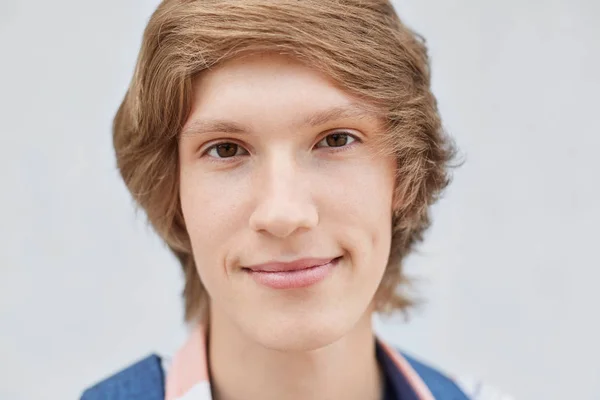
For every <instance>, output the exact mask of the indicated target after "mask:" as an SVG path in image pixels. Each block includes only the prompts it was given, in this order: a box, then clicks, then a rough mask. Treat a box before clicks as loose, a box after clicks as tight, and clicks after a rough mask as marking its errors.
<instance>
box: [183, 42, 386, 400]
mask: <svg viewBox="0 0 600 400" xmlns="http://www.w3.org/2000/svg"><path fill="white" fill-rule="evenodd" d="M332 110H333V112H332ZM380 133H381V124H380V121H379V120H378V119H377V118H376V117H375V116H374V115H373V114H370V113H369V112H367V111H366V110H365V107H364V104H362V103H361V102H360V101H359V100H358V99H356V98H354V97H352V96H350V95H349V94H347V93H345V92H344V91H343V90H341V89H339V88H338V87H336V86H335V85H334V83H333V82H332V81H330V80H329V79H328V78H327V77H325V76H324V75H322V74H320V73H319V72H317V71H315V70H313V69H311V68H309V67H307V66H304V65H303V64H301V63H299V62H297V61H295V60H294V59H292V58H288V57H285V56H281V55H276V54H256V55H250V56H246V57H243V58H237V59H234V60H230V61H228V62H226V63H223V64H220V65H219V66H218V67H216V68H213V69H211V70H209V71H206V72H204V73H203V74H202V75H201V76H199V77H198V78H196V80H195V81H194V95H193V102H192V110H191V113H190V116H189V118H188V120H187V121H186V123H185V126H184V128H183V132H182V134H181V139H180V143H179V164H180V190H181V191H180V196H181V206H182V210H183V215H184V219H185V222H186V227H187V229H188V233H189V235H190V238H191V242H192V249H193V253H194V258H195V261H196V265H197V268H198V272H199V275H200V277H201V279H202V282H203V284H204V286H205V288H206V290H207V292H208V294H209V297H210V329H209V346H208V347H209V349H208V351H209V357H210V370H211V375H212V384H213V388H214V391H215V397H217V398H218V399H254V398H260V399H282V398H286V399H292V400H293V399H307V398H310V399H339V398H345V399H363V400H364V399H378V398H379V396H380V390H381V388H380V372H379V368H378V366H377V362H376V359H375V355H374V347H373V346H374V337H373V333H372V326H371V314H372V311H373V304H372V303H373V297H374V295H375V292H376V290H377V288H378V286H379V283H380V281H381V279H382V276H383V272H384V269H385V266H386V263H387V260H388V256H389V251H390V244H391V218H392V212H391V210H392V196H393V188H394V167H395V161H394V159H393V158H392V157H384V156H381V155H378V153H377V152H376V150H375V138H376V136H377V135H378V134H380ZM335 134H337V135H338V136H331V135H335ZM339 256H341V257H342V258H341V259H340V261H339V263H338V264H337V265H336V266H335V267H333V268H332V269H331V272H330V273H329V274H328V275H327V276H326V278H325V279H323V280H322V281H319V282H318V283H316V284H314V285H311V286H308V287H303V288H294V289H284V290H281V289H273V288H270V287H266V286H264V285H262V284H260V283H257V282H256V281H255V280H254V279H252V277H251V276H250V274H249V273H248V271H247V270H245V269H244V268H245V267H247V266H250V265H256V264H262V263H266V262H271V261H282V262H289V261H294V260H297V259H302V258H307V257H325V258H334V257H339Z"/></svg>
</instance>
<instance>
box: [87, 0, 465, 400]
mask: <svg viewBox="0 0 600 400" xmlns="http://www.w3.org/2000/svg"><path fill="white" fill-rule="evenodd" d="M429 84H430V79H429V68H428V61H427V55H426V49H425V46H424V44H423V43H422V41H421V40H420V39H419V38H418V37H417V36H416V35H415V34H413V33H412V32H411V31H410V30H408V29H407V28H406V27H405V26H403V25H402V23H401V22H400V20H399V19H398V17H397V15H396V14H395V12H394V10H393V7H392V6H391V5H390V3H389V2H388V1H385V0H366V1H365V0H342V1H323V0H302V1H298V0H239V1H231V0H197V1H190V0H167V1H164V2H163V3H162V4H161V5H160V6H159V7H158V9H157V11H156V12H155V13H154V15H153V16H152V18H151V20H150V21H149V24H148V26H147V29H146V32H145V35H144V39H143V44H142V49H141V52H140V56H139V60H138V63H137V67H136V70H135V74H134V77H133V80H132V83H131V86H130V88H129V90H128V92H127V94H126V96H125V99H124V101H123V103H122V105H121V107H120V109H119V111H118V113H117V115H116V118H115V123H114V146H115V150H116V155H117V160H118V166H119V169H120V171H121V174H122V176H123V179H124V181H125V183H126V184H127V186H128V188H129V190H130V191H131V193H132V195H133V197H134V198H135V200H136V201H137V203H138V204H139V205H140V206H141V207H142V208H143V209H144V210H145V211H146V213H147V215H148V218H149V220H150V222H151V223H152V225H153V226H154V228H155V229H156V231H157V232H158V234H159V235H160V236H161V237H162V238H163V239H164V240H165V242H166V243H167V244H168V245H169V247H170V248H171V250H172V251H173V253H174V254H175V255H176V256H177V258H178V259H179V261H180V262H181V265H182V268H183V271H184V275H185V289H184V293H183V295H184V300H185V309H186V321H187V322H188V324H189V325H190V326H191V327H192V329H191V334H190V338H189V339H188V341H187V343H186V344H185V345H184V346H183V348H182V349H181V350H179V352H178V353H177V354H176V355H175V357H174V358H173V359H172V361H171V362H166V361H165V360H164V359H162V360H161V359H160V358H158V357H157V356H151V357H149V358H146V359H145V360H143V361H141V362H139V363H137V364H135V365H134V366H132V367H130V368H128V369H126V370H124V371H122V372H120V373H119V374H117V375H115V376H113V377H111V378H109V379H107V380H105V381H104V382H101V383H100V384H98V385H96V386H94V387H93V388H91V389H89V390H87V391H86V392H85V393H84V395H83V397H82V398H83V399H84V400H91V399H104V398H106V399H163V398H166V399H170V400H175V399H180V400H184V399H185V400H193V399H198V400H200V399H215V400H238V399H239V400H241V399H244V400H245V399H261V400H264V399H273V400H275V399H278V400H279V399H290V400H293V399H315V400H318V399H360V400H381V399H385V400H392V399H394V400H397V399H402V400H413V399H434V398H435V399H448V400H450V399H452V400H458V399H466V398H469V397H468V396H467V394H466V393H465V392H464V390H462V389H461V388H459V386H458V385H457V384H456V383H454V382H453V381H452V380H451V379H449V378H448V377H446V376H445V375H443V374H442V373H440V372H438V371H435V370H434V369H432V368H430V367H428V366H426V365H424V364H421V363H419V362H417V361H415V360H413V359H410V358H409V357H406V356H404V355H402V354H401V353H399V352H397V351H395V350H394V349H392V348H391V347H390V346H388V345H386V344H385V343H383V342H382V341H380V340H378V339H377V338H376V337H375V336H374V334H373V330H372V325H371V317H372V314H373V313H374V312H392V311H404V310H406V309H407V307H409V306H410V305H411V302H410V300H409V299H407V298H406V297H405V296H403V294H402V293H401V292H400V291H399V289H401V284H402V283H403V281H404V276H403V273H402V260H403V259H404V257H405V256H406V255H407V254H408V253H409V252H410V250H411V249H412V248H413V246H414V245H415V244H416V243H417V242H419V241H420V240H421V237H422V233H423V231H424V230H425V229H426V228H427V226H428V225H429V217H428V207H429V206H430V204H432V203H433V202H434V201H435V200H436V198H437V197H438V195H439V193H440V192H441V190H442V189H443V188H444V187H445V186H446V185H447V183H448V174H447V168H448V163H449V161H450V160H451V159H452V156H453V148H452V145H451V143H450V141H449V139H448V138H447V137H446V136H445V135H444V134H443V132H442V129H441V124H440V118H439V115H438V112H437V109H436V101H435V98H434V96H433V95H432V93H431V91H430V87H429Z"/></svg>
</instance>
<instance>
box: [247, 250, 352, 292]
mask: <svg viewBox="0 0 600 400" xmlns="http://www.w3.org/2000/svg"><path fill="white" fill-rule="evenodd" d="M341 258H342V257H336V258H333V259H331V258H330V259H314V258H313V259H302V260H297V261H294V262H291V263H280V262H273V263H266V264H261V265H255V266H251V267H247V268H243V270H244V271H245V272H246V273H247V274H249V275H250V276H251V277H252V278H253V279H254V280H255V281H256V282H257V283H259V284H261V285H264V286H267V287H270V288H272V289H298V288H303V287H308V286H312V285H314V284H316V283H318V282H320V281H322V280H324V279H325V278H326V277H327V276H328V275H329V273H330V272H331V271H332V270H333V268H334V267H335V266H336V265H337V264H338V263H339V261H340V260H341Z"/></svg>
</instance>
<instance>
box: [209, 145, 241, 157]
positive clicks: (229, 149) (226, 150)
mask: <svg viewBox="0 0 600 400" xmlns="http://www.w3.org/2000/svg"><path fill="white" fill-rule="evenodd" d="M205 154H206V155H208V156H210V157H214V158H221V159H223V158H232V157H235V156H241V155H245V154H248V152H247V151H246V150H245V149H244V148H243V147H242V146H240V145H239V144H236V143H232V142H221V143H217V144H215V145H212V146H211V147H209V148H208V149H207V150H206V152H205Z"/></svg>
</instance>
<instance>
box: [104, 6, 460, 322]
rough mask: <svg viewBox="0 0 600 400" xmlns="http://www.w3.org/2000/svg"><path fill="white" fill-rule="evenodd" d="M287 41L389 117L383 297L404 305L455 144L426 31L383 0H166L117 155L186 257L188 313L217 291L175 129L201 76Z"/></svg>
mask: <svg viewBox="0 0 600 400" xmlns="http://www.w3.org/2000/svg"><path fill="white" fill-rule="evenodd" d="M264 51H270V52H273V51H274V52H278V53H282V54H287V55H290V56H293V57H295V58H296V59H298V60H299V61H301V62H304V63H306V64H307V65H310V66H311V67H312V68H314V69H316V70H318V71H320V72H323V73H325V74H326V75H327V76H329V77H330V78H331V79H332V80H333V81H334V82H336V83H337V84H338V85H339V87H341V88H343V90H344V91H346V92H347V93H349V94H351V95H354V96H357V97H359V98H361V99H363V100H364V101H365V102H366V103H368V104H370V105H372V106H373V108H374V109H376V110H377V111H378V112H379V115H381V117H382V120H383V121H384V122H385V124H384V126H385V129H386V131H385V133H382V136H381V137H382V138H383V140H382V143H381V148H382V149H387V151H389V152H393V154H394V155H395V157H396V159H397V182H396V189H395V201H394V210H393V218H392V221H391V229H392V246H391V252H390V257H389V260H388V265H387V268H386V271H385V274H384V277H383V279H382V282H381V284H380V287H379V290H378V293H377V296H376V306H377V310H378V311H380V312H390V311H394V310H402V311H405V310H406V309H407V307H409V306H410V305H411V304H412V301H411V300H410V298H409V297H408V296H407V295H405V294H404V293H401V292H400V291H399V290H398V288H399V287H400V285H401V284H403V283H406V278H405V276H404V274H403V271H402V261H403V259H404V257H405V256H406V255H407V254H408V253H410V251H411V250H412V249H413V247H414V245H415V244H416V243H418V242H419V241H421V240H422V238H423V236H422V235H423V232H424V231H425V230H426V229H427V227H428V226H429V224H430V218H429V206H430V205H431V204H432V203H433V202H434V201H435V200H436V199H437V198H438V197H439V194H440V192H441V191H442V190H443V189H444V188H445V187H446V186H447V185H448V182H449V174H448V169H449V162H450V160H451V159H452V157H453V155H454V147H453V145H452V143H451V141H450V139H449V138H448V137H447V136H446V135H445V134H444V132H443V131H442V129H441V122H440V117H439V114H438V111H437V105H436V100H435V98H434V96H433V94H432V93H431V90H430V71H429V63H428V56H427V51H426V47H425V45H424V41H423V39H422V38H420V37H419V36H418V35H416V34H415V33H414V32H412V31H411V30H409V29H408V28H407V27H406V26H404V25H403V24H402V23H401V21H400V19H399V18H398V16H397V14H396V13H395V11H394V9H393V7H392V5H391V4H390V2H389V1H385V0H336V1H323V0H302V1H298V0H238V1H233V0H165V1H163V2H162V3H161V4H160V5H159V6H158V8H157V10H156V11H155V12H154V14H153V15H152V17H151V18H150V21H149V22H148V25H147V27H146V30H145V32H144V36H143V42H142V46H141V50H140V54H139V58H138V61H137V66H136V68H135V73H134V76H133V79H132V81H131V84H130V86H129V89H128V91H127V93H126V95H125V98H124V100H123V102H122V104H121V106H120V108H119V110H118V112H117V114H116V116H115V119H114V126H113V139H114V147H115V151H116V157H117V165H118V168H119V170H120V172H121V175H122V177H123V180H124V181H125V184H126V185H127V187H128V188H129V191H130V192H131V194H132V196H133V198H134V199H135V201H136V202H137V204H138V205H139V206H140V207H141V208H142V209H143V210H144V211H145V212H146V213H147V216H148V219H149V221H150V223H151V224H152V226H153V227H154V229H155V230H156V232H157V233H158V234H159V235H160V236H161V237H162V239H163V240H164V241H165V242H166V243H167V245H168V246H169V248H170V249H171V250H172V252H173V253H174V254H175V255H176V257H177V258H178V259H179V261H180V263H181V266H182V268H183V272H184V276H185V288H184V291H183V297H184V300H185V318H186V321H188V322H189V321H192V320H195V319H199V318H202V317H203V315H205V311H206V307H207V304H208V295H207V293H206V290H205V289H204V286H203V284H202V282H201V280H200V277H199V275H198V272H197V270H196V265H195V263H194V259H193V256H192V249H191V243H190V238H189V236H188V234H187V231H186V227H185V223H184V219H183V215H182V211H181V207H180V202H179V177H178V154H177V141H178V136H179V134H180V132H181V129H182V126H183V124H184V122H185V121H186V119H187V117H188V115H189V112H190V104H191V94H192V80H193V79H194V77H196V76H197V75H198V74H200V73H202V71H204V70H206V69H207V68H211V67H214V66H215V65H218V64H219V63H221V62H224V61H226V60H229V59H232V58H234V57H239V56H240V55H242V54H243V53H254V52H264Z"/></svg>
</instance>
